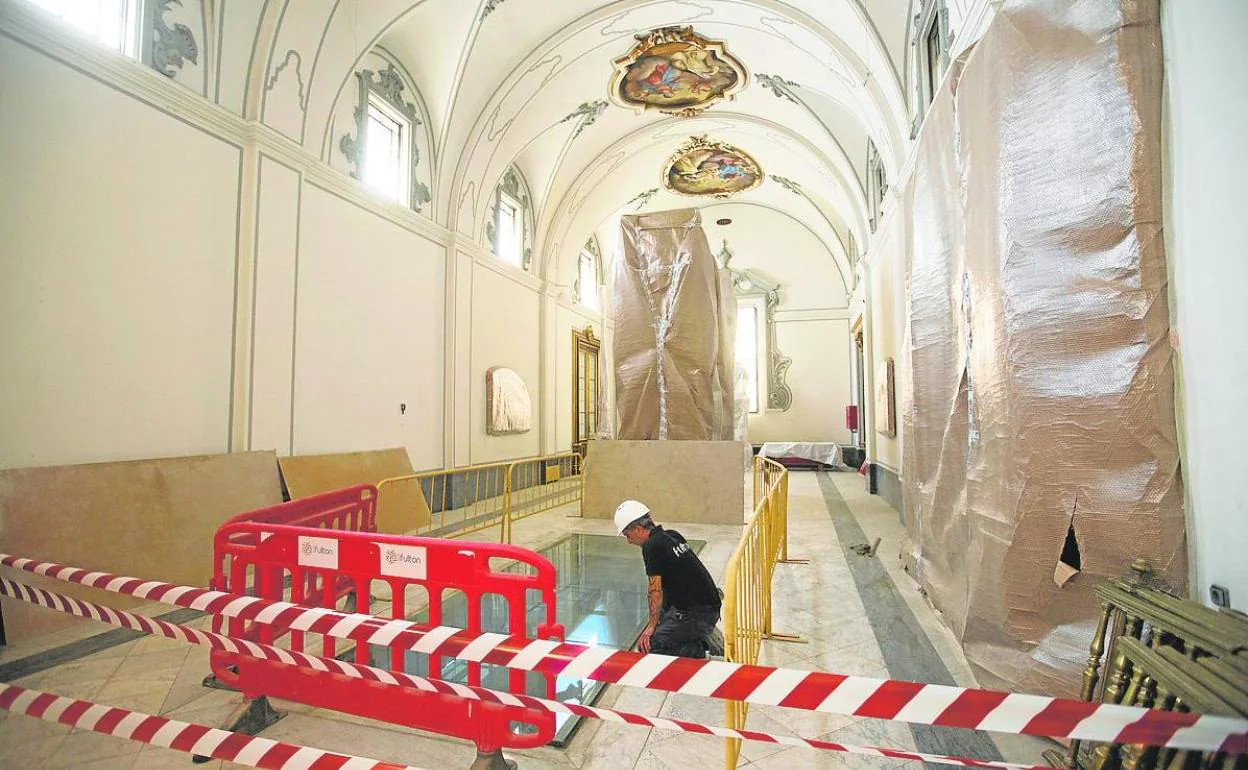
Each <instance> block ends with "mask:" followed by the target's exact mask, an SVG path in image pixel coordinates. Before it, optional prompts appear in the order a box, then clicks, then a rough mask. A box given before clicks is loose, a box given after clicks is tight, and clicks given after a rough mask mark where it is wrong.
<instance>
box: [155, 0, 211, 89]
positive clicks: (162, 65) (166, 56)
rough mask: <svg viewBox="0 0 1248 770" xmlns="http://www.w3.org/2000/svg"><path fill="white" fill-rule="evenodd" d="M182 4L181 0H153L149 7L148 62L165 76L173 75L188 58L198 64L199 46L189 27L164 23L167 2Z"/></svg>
mask: <svg viewBox="0 0 1248 770" xmlns="http://www.w3.org/2000/svg"><path fill="white" fill-rule="evenodd" d="M170 3H177V4H178V5H182V0H154V2H152V4H151V6H150V8H151V14H152V15H151V17H150V21H151V25H152V26H151V34H152V47H151V58H150V60H149V62H148V63H149V64H150V65H151V67H152V69H154V70H156V71H157V72H159V73H160V74H162V75H164V76H165V77H167V78H172V77H175V76H176V75H177V74H178V70H180V69H182V67H183V65H184V64H185V63H186V62H185V61H184V60H189V61H190V62H191V63H192V64H199V46H198V45H196V44H195V36H194V35H193V34H191V28H190V27H188V26H186V25H185V24H174V25H173V26H172V27H170V26H169V25H168V24H167V23H165V14H166V13H168V12H169V4H170Z"/></svg>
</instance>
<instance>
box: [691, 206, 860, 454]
mask: <svg viewBox="0 0 1248 770" xmlns="http://www.w3.org/2000/svg"><path fill="white" fill-rule="evenodd" d="M721 218H729V219H731V220H732V224H729V225H717V224H715V222H716V220H718V219H721ZM702 221H703V228H704V229H705V230H706V234H707V239H708V240H709V241H710V246H711V251H712V252H714V253H716V254H718V253H719V251H720V249H721V248H722V247H723V243H724V240H725V239H726V240H727V241H728V244H729V247H730V248H731V249H732V251H733V253H734V257H733V259H732V263H731V266H732V267H733V268H735V269H738V270H745V269H748V268H753V269H756V270H758V271H760V272H762V273H764V274H766V275H767V276H768V277H770V278H771V279H773V280H776V281H779V283H780V287H781V288H780V304H779V307H778V310H777V313H776V346H777V347H778V348H779V350H780V352H781V353H783V354H784V355H785V356H786V357H788V358H790V359H792V361H793V363H792V364H791V365H790V366H789V370H788V374H787V377H786V378H785V382H786V383H787V384H788V386H789V389H790V390H791V391H792V392H793V404H792V406H791V407H790V408H789V409H788V410H787V411H783V412H781V411H778V410H768V409H765V408H764V410H763V411H762V412H760V413H759V414H757V415H751V417H750V433H749V440H750V441H751V442H752V443H755V444H761V443H763V442H765V441H834V442H837V443H840V444H849V443H850V441H851V434H850V432H849V431H848V430H846V428H845V406H846V405H847V404H849V403H850V402H851V400H852V396H851V393H852V390H851V383H852V379H851V371H852V370H851V364H850V354H851V344H852V343H851V340H850V336H849V308H848V297H847V293H846V282H845V280H844V279H843V277H842V275H841V272H840V270H838V268H837V265H836V262H835V261H834V259H833V256H832V254H831V253H830V252H829V251H828V249H827V247H825V246H824V245H823V242H822V241H821V240H820V239H819V238H818V237H817V236H816V235H815V234H814V233H813V232H811V231H810V230H809V229H807V228H806V227H805V225H803V224H802V223H801V222H799V221H797V220H795V219H793V218H791V217H789V216H788V215H786V214H783V213H781V212H778V211H775V210H772V209H769V208H764V207H761V206H756V205H750V204H741V203H726V204H717V205H712V206H705V207H703V209H702ZM763 368H764V369H766V367H765V366H764V367H763ZM764 400H765V396H764Z"/></svg>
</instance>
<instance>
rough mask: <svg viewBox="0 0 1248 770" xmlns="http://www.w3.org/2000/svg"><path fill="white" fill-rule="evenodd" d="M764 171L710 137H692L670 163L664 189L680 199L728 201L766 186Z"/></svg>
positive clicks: (665, 174)
mask: <svg viewBox="0 0 1248 770" xmlns="http://www.w3.org/2000/svg"><path fill="white" fill-rule="evenodd" d="M763 178H764V174H763V170H762V168H761V167H760V166H759V165H758V161H756V160H754V158H752V157H750V155H749V154H747V153H745V152H743V151H742V150H739V149H737V148H736V147H733V146H732V145H730V144H727V143H725V142H714V141H711V140H709V139H707V138H706V136H694V137H690V138H689V141H688V142H686V143H685V145H684V146H683V147H681V148H680V149H679V150H677V151H676V152H675V153H674V154H673V155H672V156H671V157H670V158H669V159H668V161H667V166H666V167H665V168H664V169H663V186H664V187H666V188H667V189H669V190H671V191H672V192H674V193H679V194H680V195H692V196H698V197H706V196H709V197H713V198H727V197H728V196H729V195H733V194H736V193H740V192H745V191H746V190H753V189H754V188H755V187H758V186H759V185H760V184H762V183H763Z"/></svg>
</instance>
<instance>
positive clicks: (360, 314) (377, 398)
mask: <svg viewBox="0 0 1248 770" xmlns="http://www.w3.org/2000/svg"><path fill="white" fill-rule="evenodd" d="M444 254H445V250H444V249H442V248H441V247H439V246H437V245H436V244H434V243H431V242H430V241H428V240H426V239H424V238H422V237H421V236H419V235H416V234H415V233H412V232H410V231H408V230H405V229H403V228H400V227H398V226H396V225H394V224H391V223H390V222H387V221H385V220H383V219H380V218H379V217H376V216H374V215H372V214H371V213H369V212H368V211H365V210H363V209H361V208H359V207H358V206H356V205H355V204H353V203H351V202H348V201H345V200H343V199H341V198H339V197H337V196H335V195H334V194H332V193H330V192H328V191H326V190H324V189H322V188H320V187H317V186H315V185H311V184H305V186H304V189H303V193H302V215H301V220H300V230H299V255H298V276H297V286H298V294H297V302H298V305H297V308H296V310H295V316H296V319H297V321H296V327H295V383H294V451H295V453H296V454H313V453H318V452H350V451H357V450H364V449H379V448H382V447H388V446H406V447H407V449H408V454H409V455H410V456H411V459H412V466H413V467H415V468H437V467H441V466H442V463H443V457H442V454H443V452H442V448H443V447H442V430H443V421H442V415H443V409H444V404H443V400H442V393H443V390H442V389H443V369H442V360H443V358H444V346H443V336H442V335H443V323H444V319H445V315H446V314H445V308H444V302H445V300H444V293H445V277H444V274H443V265H442V262H443V257H444ZM400 404H406V405H407V408H406V411H405V412H401V411H400Z"/></svg>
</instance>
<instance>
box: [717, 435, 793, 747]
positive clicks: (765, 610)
mask: <svg viewBox="0 0 1248 770" xmlns="http://www.w3.org/2000/svg"><path fill="white" fill-rule="evenodd" d="M788 526H789V472H788V469H786V468H785V467H784V466H783V465H781V464H780V463H777V462H775V461H774V460H769V459H766V458H763V457H756V458H754V514H753V517H752V518H751V519H750V521H749V523H748V524H746V526H745V531H744V532H743V533H742V534H741V542H739V543H738V544H737V548H736V550H735V551H733V553H732V557H731V558H730V559H729V560H728V568H727V570H726V571H725V574H724V609H723V615H724V657H725V658H726V659H727V660H728V661H729V662H731V663H747V664H751V665H752V664H756V663H758V654H759V652H760V650H761V649H762V645H763V640H764V639H768V640H774V641H784V642H800V641H802V640H801V638H800V637H797V636H793V635H791V634H778V633H775V632H774V631H773V630H772V627H771V579H772V576H773V575H774V574H775V570H776V564H777V563H779V562H789V561H791V560H790V559H789V558H788V554H789V532H788ZM792 561H794V562H797V561H798V560H792ZM801 561H804V560H801ZM749 707H750V706H749V704H748V703H740V702H736V701H728V702H727V703H726V704H725V710H726V712H727V713H726V717H727V726H728V727H730V728H733V729H737V730H742V729H745V718H746V715H747V714H748V712H749ZM740 756H741V741H740V739H736V738H727V739H725V746H724V766H725V767H727V768H729V769H730V770H731V768H734V767H736V766H737V761H738V759H739V758H740Z"/></svg>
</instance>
